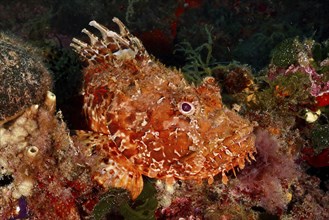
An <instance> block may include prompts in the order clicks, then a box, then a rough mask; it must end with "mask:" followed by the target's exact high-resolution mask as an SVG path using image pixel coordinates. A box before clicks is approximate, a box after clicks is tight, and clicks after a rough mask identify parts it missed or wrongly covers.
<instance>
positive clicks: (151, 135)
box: [72, 19, 255, 198]
mask: <svg viewBox="0 0 329 220" xmlns="http://www.w3.org/2000/svg"><path fill="white" fill-rule="evenodd" d="M114 21H115V22H116V23H117V24H118V25H119V27H120V35H115V34H113V33H114V32H111V31H109V30H107V29H105V28H104V27H103V26H100V25H99V24H97V23H96V24H95V23H91V25H92V26H95V27H96V28H97V29H99V30H100V31H101V32H102V35H103V39H102V40H98V39H97V41H96V40H95V36H93V35H92V36H91V35H90V33H89V34H88V35H89V36H90V37H91V44H85V43H83V42H81V41H78V40H76V39H75V40H74V44H73V45H72V46H74V47H75V49H76V50H77V51H78V52H79V54H80V55H82V57H84V58H86V60H88V63H89V64H88V67H86V68H85V69H84V110H85V114H86V116H87V119H88V122H89V125H90V130H91V131H89V132H84V131H79V132H78V135H79V137H80V139H81V141H82V142H83V143H85V144H86V145H87V146H89V148H86V154H88V155H90V156H91V158H93V159H92V162H91V167H93V171H94V172H93V173H94V176H93V178H94V179H95V180H96V181H98V182H99V183H100V184H101V185H102V186H104V187H105V188H109V187H122V188H126V189H128V190H129V191H130V192H131V194H132V197H133V198H136V197H137V196H138V195H139V193H140V192H141V190H142V188H143V180H142V175H145V176H148V177H150V178H156V179H164V180H166V182H167V183H172V182H173V181H174V180H175V179H181V180H190V179H192V180H197V181H200V180H202V179H208V182H209V183H212V181H213V177H214V176H215V175H217V174H219V173H221V174H222V175H223V182H227V178H226V176H225V173H224V172H225V171H228V170H231V169H233V168H234V167H236V166H239V167H240V168H241V169H242V168H243V167H244V163H245V160H249V157H251V158H253V156H252V154H253V153H254V152H255V146H254V142H255V137H254V135H253V134H252V131H253V126H252V124H251V123H250V122H249V121H248V120H246V119H243V118H241V117H240V116H239V115H238V114H237V113H235V112H233V111H231V110H229V109H227V108H226V107H225V106H223V104H222V99H221V95H220V88H219V87H218V86H217V84H216V82H215V81H214V79H213V78H211V77H208V78H206V79H204V81H203V83H202V84H201V85H199V86H194V85H190V84H188V83H187V82H186V80H185V79H184V78H183V75H182V74H181V73H180V72H179V71H178V70H175V69H171V68H167V67H165V66H164V65H162V64H161V63H159V62H158V61H155V60H154V59H152V58H151V57H150V56H149V55H148V54H147V52H146V51H145V49H144V47H143V46H142V44H141V43H140V41H139V40H138V39H137V38H135V37H134V36H132V35H131V34H130V33H129V32H128V31H127V30H126V29H125V27H124V26H123V24H122V23H121V22H120V21H119V20H117V19H114ZM106 31H108V32H107V35H106ZM104 33H105V34H104ZM93 39H94V40H93ZM124 40H126V41H124ZM125 42H128V43H125ZM127 50H129V51H130V52H133V53H130V54H125V55H124V56H122V55H121V54H120V55H116V54H118V53H117V52H120V51H127ZM131 54H133V55H132V56H131ZM182 103H188V104H189V105H190V106H192V107H193V109H194V110H193V111H191V112H189V113H186V112H184V111H183V110H182V107H181V104H182Z"/></svg>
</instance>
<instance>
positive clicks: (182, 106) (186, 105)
mask: <svg viewBox="0 0 329 220" xmlns="http://www.w3.org/2000/svg"><path fill="white" fill-rule="evenodd" d="M178 109H179V111H180V112H181V113H182V114H183V115H192V114H193V113H194V112H195V107H194V105H193V104H192V103H190V102H186V101H184V102H180V103H178Z"/></svg>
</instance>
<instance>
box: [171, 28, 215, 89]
mask: <svg viewBox="0 0 329 220" xmlns="http://www.w3.org/2000/svg"><path fill="white" fill-rule="evenodd" d="M211 30H212V28H209V27H208V26H206V27H205V31H206V34H207V42H206V43H203V44H201V45H200V46H198V47H197V48H193V47H192V45H191V44H190V42H187V41H183V42H181V43H179V44H178V45H176V49H175V53H176V52H182V53H183V54H184V55H185V59H186V65H185V66H184V67H183V68H182V69H183V72H184V76H185V78H186V79H187V80H188V81H189V82H193V83H196V84H198V83H200V82H201V80H202V79H203V78H204V77H206V76H211V75H212V72H213V70H214V69H216V68H218V65H219V63H218V62H217V61H216V59H215V58H214V57H213V55H212V52H213V40H212V35H211ZM204 55H205V58H204V57H203V56H204Z"/></svg>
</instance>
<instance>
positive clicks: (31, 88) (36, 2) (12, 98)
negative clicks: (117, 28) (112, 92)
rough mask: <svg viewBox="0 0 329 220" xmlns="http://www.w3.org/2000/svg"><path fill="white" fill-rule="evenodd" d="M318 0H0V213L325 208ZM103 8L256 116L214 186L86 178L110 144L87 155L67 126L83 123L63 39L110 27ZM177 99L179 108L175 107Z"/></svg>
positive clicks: (324, 53) (259, 214)
mask: <svg viewBox="0 0 329 220" xmlns="http://www.w3.org/2000/svg"><path fill="white" fill-rule="evenodd" d="M328 6H329V4H326V2H325V1H315V0H311V1H304V0H301V1H298V2H293V1H263V0H255V1H222V0H215V1H202V0H169V1H148V0H123V1H116V0H111V1H108V0H95V1H87V0H79V1H66V0H58V1H53V0H31V1H24V0H16V1H10V0H3V1H1V2H0V29H1V34H0V64H1V65H0V66H1V67H0V219H4V220H8V219H11V220H14V219H106V218H107V219H195V220H196V219H200V220H201V219H205V220H207V219H216V220H217V219H255V220H256V219H283V220H295V219H316V220H326V219H329V205H328V204H329V194H328V193H329V176H328V172H329V170H328V168H329V145H328V142H329V139H328V132H329V127H328V125H329V84H328V83H329V58H328V53H329V40H328V33H329V25H328V22H327V20H328V19H327V14H328V9H329V7H328ZM77 9H78V10H77ZM17 11H18V12H19V13H17ZM113 16H116V17H118V18H120V19H121V20H125V23H126V24H127V26H128V27H129V29H130V31H131V33H133V34H134V35H135V36H137V37H138V38H139V39H140V40H141V42H143V45H144V46H145V48H146V50H147V51H148V52H149V54H152V55H154V57H156V58H157V59H159V60H160V61H161V62H162V63H164V64H166V65H175V66H176V67H177V68H182V70H183V71H182V72H183V74H185V79H187V81H189V82H192V84H194V85H193V86H195V87H197V86H199V85H202V84H203V80H204V77H209V76H210V77H214V78H215V81H213V82H212V83H213V84H214V86H215V87H219V88H220V93H221V99H222V100H221V103H220V105H221V106H224V105H225V106H226V107H225V108H232V111H236V112H238V113H239V114H240V115H243V117H244V118H248V119H249V121H255V122H257V125H256V123H254V124H253V126H254V131H255V132H254V135H255V137H256V146H255V147H256V149H257V154H254V157H255V161H254V160H250V163H249V162H248V160H247V159H246V160H247V163H246V164H245V168H244V169H243V170H241V169H240V168H239V167H236V168H235V169H231V168H230V171H228V172H225V175H226V176H227V177H228V179H229V180H230V181H228V183H227V184H226V185H224V184H222V181H221V176H220V175H219V176H218V175H215V176H214V177H213V183H212V184H211V185H209V184H208V183H206V182H205V181H200V182H197V183H196V182H195V181H193V180H177V181H176V182H175V183H174V184H166V182H165V181H162V180H154V179H150V178H147V177H144V178H143V182H144V187H143V191H142V192H141V194H140V196H139V197H137V198H136V199H135V200H131V197H130V193H129V191H126V190H124V189H121V188H111V187H110V188H103V187H100V185H99V184H96V182H95V176H97V169H96V168H95V167H97V166H96V165H98V164H100V163H101V164H103V165H104V166H105V167H106V165H108V164H109V163H110V162H111V161H110V160H105V161H104V160H102V159H103V158H112V156H113V154H111V155H109V154H107V153H106V152H108V151H103V152H102V153H101V154H97V153H95V152H97V149H96V148H94V147H93V145H90V146H91V147H90V148H85V144H86V143H89V144H90V139H89V138H90V136H88V135H85V136H84V137H85V139H79V138H78V137H77V136H76V134H77V133H79V132H77V131H74V130H75V129H78V130H87V129H88V128H89V126H88V125H87V124H86V123H85V120H84V118H83V115H82V108H83V106H82V105H83V97H82V94H83V93H82V92H81V91H80V85H81V82H82V77H81V76H82V74H81V71H82V68H83V67H84V68H85V67H86V65H85V63H82V62H80V61H79V59H78V56H76V55H75V54H74V52H73V51H72V49H71V48H69V44H70V43H71V39H72V37H73V36H75V35H76V34H77V33H78V32H79V31H80V30H81V27H83V26H84V25H85V24H86V23H87V22H89V21H90V20H98V21H100V22H101V23H102V24H103V25H104V26H106V27H110V28H111V29H112V28H113V24H112V22H111V19H112V17H113ZM8 32H9V33H8ZM14 35H15V37H14ZM16 36H17V37H16ZM18 37H19V38H22V39H23V40H19V38H18ZM79 38H80V37H79ZM81 39H82V40H86V39H87V38H86V36H81ZM99 39H100V37H99ZM23 41H24V42H26V41H27V42H29V44H30V45H34V47H31V46H30V45H28V44H26V43H23ZM112 43H113V42H112ZM113 45H114V44H113ZM113 45H112V46H113ZM134 45H135V44H134ZM36 48H37V49H36ZM124 48H125V49H127V48H129V47H128V46H127V47H124ZM111 49H113V47H111ZM174 49H176V51H175V53H173V51H174ZM101 51H103V50H101ZM127 51H129V50H127ZM114 54H115V55H119V53H116V52H114ZM123 54H124V55H129V53H123ZM123 54H121V55H123ZM130 55H131V54H130ZM150 57H151V58H152V59H153V56H151V55H150ZM42 61H43V62H44V63H45V64H42ZM158 63H159V62H158V61H155V60H154V59H153V62H151V63H149V65H150V66H152V65H154V64H158ZM130 67H131V66H130ZM150 68H151V67H150ZM163 68H165V67H163ZM165 69H167V68H165ZM171 70H172V71H173V72H176V70H175V69H171ZM177 72H179V70H177ZM158 74H159V73H158V72H157V73H156V74H155V76H156V75H158ZM50 76H51V77H50ZM51 78H52V79H53V80H51ZM146 82H147V80H146ZM156 82H157V81H156ZM148 83H149V82H148ZM52 84H53V85H52ZM146 84H147V83H146ZM154 84H155V83H154ZM217 84H218V85H217ZM186 85H188V86H190V85H189V84H186ZM134 86H136V84H135V83H130V84H129V85H128V86H127V88H129V89H132V87H134ZM143 86H144V84H143V85H142V86H140V87H143ZM49 91H53V92H54V93H55V94H56V96H55V95H54V94H53V93H51V92H49ZM103 91H104V90H101V89H100V90H97V92H96V93H95V94H94V95H95V97H100V95H101V94H103V93H102V92H103ZM178 93H180V92H177V94H178ZM218 93H219V90H218V91H217V90H216V92H213V93H211V94H210V95H209V97H214V96H217V95H218ZM152 94H153V93H150V95H152ZM184 94H185V93H184ZM146 100H148V99H146V98H145V102H147V101H146ZM185 101H186V100H185ZM161 102H162V103H164V102H165V101H164V100H162V101H161ZM217 104H218V103H217ZM147 105H149V103H146V104H145V105H144V106H147ZM144 106H143V107H144ZM183 109H189V108H188V106H187V105H184V106H183V105H179V106H178V111H179V110H183ZM127 110H129V109H127V108H126V109H125V108H123V110H122V111H121V112H117V113H115V114H116V115H120V117H121V116H122V114H123V113H124V112H125V111H127ZM156 112H157V113H158V114H155V113H154V114H155V116H156V117H154V118H156V119H157V120H160V119H161V118H163V117H165V114H161V112H163V108H159V109H157V111H156ZM148 114H149V115H150V114H151V113H150V112H149V111H148ZM187 117H190V116H187ZM125 119H126V120H127V121H129V120H132V118H129V117H127V118H125ZM157 122H158V121H157ZM144 123H145V122H144ZM112 126H113V125H112ZM112 129H116V126H113V127H112ZM99 137H104V136H102V135H100V136H99ZM120 138H122V137H120ZM178 139H179V140H180V139H181V138H178ZM95 140H96V139H94V141H95ZM106 140H107V141H108V139H106ZM116 141H117V142H119V141H122V140H120V139H116ZM173 141H175V140H173V139H168V142H171V143H173ZM95 142H97V141H95ZM97 143H98V142H97ZM175 143H176V142H175ZM92 144H93V143H92ZM170 146H171V145H170ZM248 159H249V158H248ZM101 168H102V167H101ZM101 171H104V170H101ZM110 172H111V171H110ZM109 176H110V177H113V176H111V175H109ZM99 180H100V181H101V180H102V179H98V181H99ZM210 180H211V181H212V179H210Z"/></svg>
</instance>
